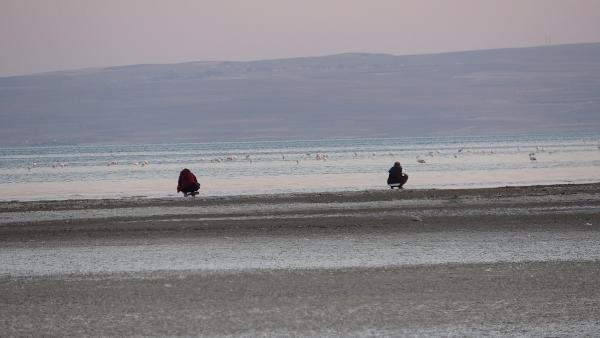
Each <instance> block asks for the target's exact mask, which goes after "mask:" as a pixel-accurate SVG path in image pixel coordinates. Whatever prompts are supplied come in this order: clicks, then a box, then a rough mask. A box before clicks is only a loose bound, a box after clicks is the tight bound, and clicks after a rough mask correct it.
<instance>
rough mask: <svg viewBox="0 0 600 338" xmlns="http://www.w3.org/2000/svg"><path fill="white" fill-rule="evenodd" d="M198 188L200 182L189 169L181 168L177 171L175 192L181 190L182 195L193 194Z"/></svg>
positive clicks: (196, 192)
mask: <svg viewBox="0 0 600 338" xmlns="http://www.w3.org/2000/svg"><path fill="white" fill-rule="evenodd" d="M198 189H200V183H198V180H197V179H196V175H194V174H193V173H192V172H191V171H190V170H189V169H187V168H186V169H183V170H182V171H181V172H180V173H179V181H178V183H177V192H178V193H179V192H183V196H187V195H192V196H195V195H197V194H198Z"/></svg>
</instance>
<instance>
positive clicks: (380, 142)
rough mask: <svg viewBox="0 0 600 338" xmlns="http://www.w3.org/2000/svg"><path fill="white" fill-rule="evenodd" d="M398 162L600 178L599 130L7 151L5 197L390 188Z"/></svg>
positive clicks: (465, 180) (415, 168) (460, 174)
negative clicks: (180, 187)
mask: <svg viewBox="0 0 600 338" xmlns="http://www.w3.org/2000/svg"><path fill="white" fill-rule="evenodd" d="M530 154H532V155H531V157H530ZM533 158H535V160H533ZM419 159H420V160H422V161H421V162H424V163H420V162H419ZM395 161H400V162H401V163H402V166H403V167H404V171H405V172H406V173H407V174H408V175H409V176H410V178H409V181H408V183H407V184H406V186H405V187H406V188H409V189H421V188H440V189H442V188H475V187H497V186H514V185H535V184H560V183H589V182H598V181H600V134H583V135H534V136H489V137H424V138H397V139H358V140H357V139H350V140H308V141H261V142H220V143H198V144H140V145H73V146H40V147H15V148H0V200H44V199H69V198H107V197H108V198H114V197H131V196H147V197H169V196H177V193H176V186H177V178H178V175H179V171H180V170H181V169H183V168H189V169H190V170H192V171H193V172H194V173H195V174H196V176H197V177H198V179H199V181H200V183H201V184H202V187H201V190H200V193H201V195H205V196H223V195H239V194H265V193H266V194H269V193H290V192H317V191H347V190H366V189H387V186H386V178H387V171H388V169H389V168H390V167H391V166H392V164H393V162H395Z"/></svg>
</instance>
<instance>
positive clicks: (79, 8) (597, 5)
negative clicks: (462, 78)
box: [0, 0, 600, 76]
mask: <svg viewBox="0 0 600 338" xmlns="http://www.w3.org/2000/svg"><path fill="white" fill-rule="evenodd" d="M548 38H550V39H551V41H552V43H553V44H559V43H577V42H599V41H600V0H395V1H394V0H364V1H354V0H295V1H292V0H238V1H233V0H215V1H202V0H196V1H193V0H164V1H159V0H0V76H6V75H15V74H24V73H34V72H42V71H50V70H61V69H76V68H85V67H98V66H112V65H125V64H138V63H172V62H185V61H205V60H254V59H270V58H282V57H295V56H313V55H325V54H335V53H343V52H372V53H391V54H415V53H430V52H443V51H453V50H468V49H486V48H498V47H521V46H533V45H541V44H544V43H545V40H546V39H548Z"/></svg>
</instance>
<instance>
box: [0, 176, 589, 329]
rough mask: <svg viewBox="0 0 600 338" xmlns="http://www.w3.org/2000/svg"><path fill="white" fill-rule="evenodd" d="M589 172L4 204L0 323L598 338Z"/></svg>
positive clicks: (25, 326)
mask: <svg viewBox="0 0 600 338" xmlns="http://www.w3.org/2000/svg"><path fill="white" fill-rule="evenodd" d="M599 224H600V184H599V183H596V184H585V185H557V186H534V187H506V188H494V189H472V190H468V189H467V190H404V191H397V190H394V191H364V192H345V193H317V194H294V195H262V196H236V197H212V198H208V197H206V198H202V197H196V198H187V199H184V198H183V197H180V198H167V199H145V198H130V199H116V200H70V201H40V202H3V203H0V243H1V246H0V262H1V263H0V284H1V285H0V290H1V291H0V301H1V303H2V304H3V306H1V307H0V318H2V321H0V331H1V332H2V335H3V336H5V335H46V334H48V335H61V336H64V335H76V336H80V335H156V336H164V335H207V336H215V335H234V336H239V335H242V336H244V335H245V336H256V335H278V336H280V335H303V336H306V335H308V336H323V335H325V336H340V335H341V336H364V335H384V336H390V335H421V336H431V335H436V336H437V335H458V336H464V335H483V334H491V335H550V336H561V335H565V336H586V335H587V336H590V335H592V336H593V335H598V334H599V333H600V321H599V320H598V319H597V318H600V310H599V309H600V291H598V288H597V285H600V227H598V225H599Z"/></svg>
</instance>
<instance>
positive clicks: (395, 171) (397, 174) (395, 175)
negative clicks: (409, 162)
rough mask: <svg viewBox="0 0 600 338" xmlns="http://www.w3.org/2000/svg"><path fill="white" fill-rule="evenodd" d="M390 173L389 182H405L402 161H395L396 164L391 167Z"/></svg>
mask: <svg viewBox="0 0 600 338" xmlns="http://www.w3.org/2000/svg"><path fill="white" fill-rule="evenodd" d="M389 173H390V175H389V176H388V179H387V183H388V184H394V183H403V182H402V181H403V179H402V166H401V165H400V163H398V162H396V163H394V166H393V167H391V168H390V170H389Z"/></svg>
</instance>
